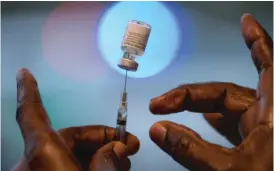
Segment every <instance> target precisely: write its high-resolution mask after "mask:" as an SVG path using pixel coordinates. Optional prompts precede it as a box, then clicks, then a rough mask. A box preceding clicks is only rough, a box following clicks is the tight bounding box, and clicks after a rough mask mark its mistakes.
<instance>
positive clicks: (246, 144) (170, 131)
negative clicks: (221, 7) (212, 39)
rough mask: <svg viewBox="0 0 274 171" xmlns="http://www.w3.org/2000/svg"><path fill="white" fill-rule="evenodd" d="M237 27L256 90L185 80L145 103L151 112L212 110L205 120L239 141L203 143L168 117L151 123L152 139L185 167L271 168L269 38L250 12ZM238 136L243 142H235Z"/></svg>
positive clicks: (235, 170)
mask: <svg viewBox="0 0 274 171" xmlns="http://www.w3.org/2000/svg"><path fill="white" fill-rule="evenodd" d="M241 25H242V33H243V37H244V40H245V42H246V45H247V46H248V48H249V49H250V50H251V56H252V59H253V61H254V64H255V66H256V68H257V70H258V73H259V78H260V79H259V84H258V88H257V90H256V91H255V90H252V89H250V88H245V87H241V86H238V85H235V84H233V83H218V82H214V83H201V84H189V85H182V86H179V87H178V88H175V89H173V90H171V91H169V92H167V93H165V94H163V95H162V96H160V97H157V98H154V99H152V101H151V103H150V110H151V112H152V113H154V114H171V113H177V112H182V111H185V110H188V111H191V112H199V113H213V114H206V115H205V118H207V119H208V121H209V123H211V124H212V126H215V128H216V129H217V130H219V131H220V132H221V133H222V134H224V135H225V136H227V137H228V138H229V139H230V140H231V141H234V143H235V144H237V143H240V144H239V145H238V146H236V147H234V148H231V149H229V148H225V147H221V146H219V145H216V144H212V143H209V142H206V141H204V140H203V139H202V138H201V137H200V136H199V135H198V134H197V133H196V132H194V131H193V130H191V129H189V128H187V127H185V126H183V125H179V124H176V123H172V122H168V121H161V122H158V123H156V124H154V125H153V126H152V128H151V129H150V137H151V139H152V140H153V141H154V142H155V143H156V144H157V145H158V146H159V147H160V148H161V149H162V150H163V151H165V152H166V153H168V154H169V155H170V156H172V157H173V159H174V160H176V161H177V162H179V163H180V164H181V165H183V166H184V167H186V168H188V169H190V170H195V171H198V170H202V171H206V170H210V171H211V170H216V171H224V170H233V171H270V170H272V169H273V154H272V152H273V146H272V145H273V120H272V118H273V57H272V56H273V42H272V39H271V38H270V37H269V35H267V33H266V32H265V30H264V29H263V28H262V26H261V25H260V24H259V23H258V22H257V21H256V20H255V19H254V18H253V17H252V16H251V15H249V14H246V15H244V16H243V17H242V19H241ZM218 113H221V114H222V116H220V114H218ZM223 123H225V126H226V128H225V126H223V125H222V124H223ZM238 125H239V127H238ZM229 126H230V127H229ZM224 128H225V129H224ZM238 128H239V129H238ZM237 130H240V131H237ZM239 133H241V136H240V134H239ZM239 138H242V141H240V142H238V141H237V139H239Z"/></svg>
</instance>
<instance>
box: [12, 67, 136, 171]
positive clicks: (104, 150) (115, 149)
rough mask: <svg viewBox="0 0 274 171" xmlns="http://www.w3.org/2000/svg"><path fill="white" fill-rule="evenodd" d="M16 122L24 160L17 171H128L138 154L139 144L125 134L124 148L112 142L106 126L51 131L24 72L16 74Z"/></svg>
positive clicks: (111, 130)
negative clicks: (22, 142)
mask: <svg viewBox="0 0 274 171" xmlns="http://www.w3.org/2000/svg"><path fill="white" fill-rule="evenodd" d="M16 79H17V112H16V119H17V122H18V124H19V127H20V129H21V132H22V135H23V139H24V143H25V151H24V157H23V158H22V160H21V161H20V162H19V163H18V165H17V166H16V167H15V168H14V170H18V171H29V170H31V171H36V170H39V171H41V170H43V171H80V170H90V171H128V170H129V169H130V160H129V159H128V158H127V157H128V155H133V154H135V153H136V152H137V151H138V150H139V140H138V138H137V137H136V136H134V135H132V134H130V133H127V135H128V136H127V144H126V145H125V144H122V143H120V142H115V141H113V140H114V139H115V129H114V128H111V127H107V126H100V125H98V126H83V127H71V128H65V129H61V130H59V131H54V130H53V128H52V126H51V122H50V119H49V117H48V115H47V112H46V111H45V109H44V107H43V105H42V101H41V98H40V93H39V90H38V86H37V82H36V80H35V78H34V77H33V75H32V74H31V73H30V72H29V71H28V70H27V69H21V70H19V72H18V74H17V77H16Z"/></svg>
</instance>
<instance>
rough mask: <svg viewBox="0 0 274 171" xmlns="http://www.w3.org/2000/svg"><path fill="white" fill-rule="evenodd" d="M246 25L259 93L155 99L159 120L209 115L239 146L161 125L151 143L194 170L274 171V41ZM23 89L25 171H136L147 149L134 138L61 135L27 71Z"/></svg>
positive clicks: (202, 89) (206, 91) (101, 129)
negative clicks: (134, 159)
mask: <svg viewBox="0 0 274 171" xmlns="http://www.w3.org/2000/svg"><path fill="white" fill-rule="evenodd" d="M241 25H242V33H243V37H244V40H245V43H246V44H247V47H248V48H249V49H250V50H251V56H252V59H253V61H254V64H255V66H256V68H257V70H258V73H259V78H260V79H259V84H258V88H257V90H253V89H250V88H246V87H242V86H239V85H236V84H233V83H220V82H210V83H199V84H188V85H181V86H179V87H177V88H175V89H173V90H171V91H169V92H167V93H165V94H163V95H162V96H160V97H157V98H154V99H152V100H151V103H150V110H151V112H152V113H153V114H160V115H163V114H171V113H177V112H182V111H185V110H187V111H191V112H198V113H205V114H204V117H205V119H206V120H207V121H208V123H209V124H211V125H212V126H213V127H214V128H215V129H216V130H217V131H219V132H220V133H221V134H222V135H224V136H226V137H227V138H228V140H229V141H231V142H232V143H233V144H235V147H234V148H231V149H229V148H225V147H221V146H219V145H216V144H212V143H209V142H206V141H204V140H203V139H202V138H201V137H200V136H199V134H198V133H196V132H194V131H193V130H191V129H189V128H187V127H185V126H183V125H179V124H176V123H172V122H169V121H161V122H158V123H156V124H154V125H153V126H152V127H151V129H150V137H151V139H152V140H153V141H154V142H155V143H156V144H157V145H158V146H159V147H160V148H161V149H162V150H163V151H165V152H166V153H168V154H169V155H170V156H171V157H173V159H174V160H176V161H177V162H179V163H180V164H181V165H183V166H184V167H186V168H188V169H189V170H193V171H200V170H201V171H225V170H232V171H270V170H273V154H272V151H273V147H272V145H273V120H272V118H273V65H272V64H273V58H272V56H273V42H272V39H271V38H270V37H269V36H268V35H267V33H266V32H265V31H264V29H263V28H262V26H261V25H260V24H259V23H258V22H257V21H256V20H255V19H254V18H253V17H252V16H251V15H244V16H243V17H242V20H241ZM17 83H18V86H17V87H18V99H17V100H18V110H17V121H18V124H19V126H20V129H21V132H22V135H23V138H24V142H25V153H24V154H25V155H24V158H23V159H22V161H21V163H19V165H18V166H17V167H16V169H17V170H20V171H25V170H31V171H35V170H39V171H40V170H45V171H63V170H66V171H80V170H91V171H116V170H117V171H118V170H119V171H123V170H129V168H130V162H129V160H128V158H127V156H128V155H130V154H134V153H136V152H137V151H138V149H139V141H138V139H137V138H136V137H135V136H133V135H131V134H129V133H128V136H127V137H128V138H127V144H126V145H124V144H122V143H118V142H114V141H113V140H114V138H115V130H114V128H110V127H106V126H86V127H73V128H66V129H63V130H60V131H54V130H53V129H52V126H51V124H50V120H49V117H48V115H47V113H46V111H45V109H44V108H43V106H42V102H41V99H40V95H39V91H38V87H37V83H36V81H35V79H34V77H33V76H32V75H31V74H30V72H29V71H28V70H26V69H22V70H20V71H19V72H18V75H17ZM126 147H127V148H126ZM105 161H107V162H105Z"/></svg>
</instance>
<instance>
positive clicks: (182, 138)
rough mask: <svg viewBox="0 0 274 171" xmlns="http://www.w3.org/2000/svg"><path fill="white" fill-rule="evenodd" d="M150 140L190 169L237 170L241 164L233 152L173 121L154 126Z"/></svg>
mask: <svg viewBox="0 0 274 171" xmlns="http://www.w3.org/2000/svg"><path fill="white" fill-rule="evenodd" d="M150 137H151V139H152V141H153V142H154V143H156V145H158V146H159V147H160V148H161V149H162V150H163V151H164V152H166V153H168V154H169V155H170V156H171V157H172V158H173V159H174V160H175V161H177V162H179V163H180V164H182V165H183V166H184V167H186V168H187V169H189V170H233V169H234V168H233V167H234V165H235V162H237V156H236V155H235V154H234V151H233V150H232V149H227V148H224V147H221V146H218V145H215V144H211V143H208V142H206V141H204V140H203V139H202V138H201V137H200V136H199V135H198V134H197V133H196V132H194V131H192V130H190V129H189V128H187V127H184V126H181V125H177V124H175V123H172V122H168V121H161V122H158V123H156V124H154V125H153V126H152V127H151V129H150ZM234 170H235V169H234Z"/></svg>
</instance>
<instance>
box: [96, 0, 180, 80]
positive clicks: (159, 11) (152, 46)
mask: <svg viewBox="0 0 274 171" xmlns="http://www.w3.org/2000/svg"><path fill="white" fill-rule="evenodd" d="M130 20H139V21H143V22H145V23H148V24H150V25H151V27H152V31H151V35H150V37H149V41H148V44H147V48H146V51H145V54H144V55H143V56H141V57H139V59H137V61H138V63H139V68H138V71H137V72H129V73H128V76H129V77H133V78H146V77H150V76H153V75H156V74H158V73H159V72H161V71H163V70H164V69H165V68H166V67H167V66H168V65H169V64H170V63H171V61H172V60H173V59H174V57H176V55H177V54H176V53H177V51H178V48H179V44H180V43H179V38H180V33H179V28H178V25H177V22H176V19H175V17H174V16H173V14H172V13H171V11H169V9H168V8H167V7H166V6H165V5H164V4H163V3H161V2H141V1H140V2H132V1H131V2H126V1H124V2H119V3H117V4H115V5H113V6H112V7H111V8H110V9H109V10H108V11H106V13H105V14H104V16H103V17H102V19H101V21H100V23H99V29H98V31H99V32H98V45H99V50H100V51H101V54H102V56H103V58H104V59H105V60H106V62H107V63H108V64H109V65H110V67H111V68H113V69H114V70H116V71H118V72H119V73H121V74H125V71H123V70H122V69H120V68H118V66H117V64H118V63H119V59H120V58H121V57H122V55H123V52H122V50H121V43H122V40H123V36H124V33H125V30H126V26H127V23H128V21H130Z"/></svg>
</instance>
